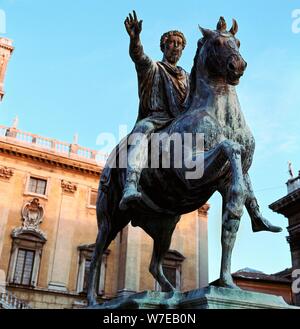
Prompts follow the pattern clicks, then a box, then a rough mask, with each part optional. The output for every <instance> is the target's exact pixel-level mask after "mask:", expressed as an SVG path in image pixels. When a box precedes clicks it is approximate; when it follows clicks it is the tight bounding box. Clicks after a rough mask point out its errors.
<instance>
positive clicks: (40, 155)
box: [0, 139, 103, 177]
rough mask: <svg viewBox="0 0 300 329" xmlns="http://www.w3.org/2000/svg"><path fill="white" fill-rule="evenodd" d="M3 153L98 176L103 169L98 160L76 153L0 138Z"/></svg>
mask: <svg viewBox="0 0 300 329" xmlns="http://www.w3.org/2000/svg"><path fill="white" fill-rule="evenodd" d="M30 146H31V145H30ZM1 153H2V154H9V155H12V156H15V157H19V158H23V159H29V160H33V161H37V162H41V163H45V164H48V165H51V166H56V167H60V168H63V169H68V170H76V171H79V172H81V173H85V174H90V175H94V176H98V177H99V176H100V173H101V172H102V169H103V167H100V166H99V165H98V164H97V163H96V161H92V160H91V161H88V160H85V159H79V157H76V156H75V155H71V157H68V156H64V155H62V154H57V153H54V152H51V151H48V150H42V149H41V148H36V149H35V148H33V147H27V146H26V145H24V143H18V142H16V143H14V144H12V143H10V142H7V141H3V140H1V139H0V154H1ZM75 157H76V158H75Z"/></svg>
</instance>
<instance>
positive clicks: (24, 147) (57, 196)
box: [0, 122, 209, 308]
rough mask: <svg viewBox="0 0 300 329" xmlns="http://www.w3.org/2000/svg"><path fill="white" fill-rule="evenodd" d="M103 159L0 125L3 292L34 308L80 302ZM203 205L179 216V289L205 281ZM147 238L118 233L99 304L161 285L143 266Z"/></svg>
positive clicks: (169, 266) (172, 273) (171, 258)
mask: <svg viewBox="0 0 300 329" xmlns="http://www.w3.org/2000/svg"><path fill="white" fill-rule="evenodd" d="M104 161H105V156H104V155H102V154H100V153H99V152H97V151H94V150H90V149H87V148H84V147H81V146H79V145H78V144H77V141H76V140H75V141H74V142H73V143H72V144H68V143H64V142H60V141H57V140H54V139H49V138H44V137H41V136H37V135H34V134H31V133H25V132H23V131H20V130H18V129H17V123H16V122H15V124H14V125H13V126H12V127H3V126H0V271H1V274H2V276H3V277H4V278H5V279H4V280H5V285H6V287H5V288H6V290H7V291H9V292H10V293H11V294H14V295H15V296H16V297H17V298H18V299H20V300H22V301H25V302H26V303H27V304H28V305H29V306H30V307H32V308H78V307H82V306H84V305H85V301H86V288H87V276H88V271H89V264H90V261H91V255H92V252H93V248H94V242H95V239H96V234H97V222H96V207H95V205H96V198H97V189H98V182H99V178H100V175H101V170H102V168H103V163H104ZM208 209H209V206H208V205H206V206H204V207H202V208H201V209H199V210H198V211H195V212H193V213H190V214H187V215H184V216H183V217H182V219H181V221H180V222H179V224H178V226H177V228H176V231H175V233H174V236H173V241H172V245H171V249H170V251H169V253H168V255H167V257H166V258H165V262H164V270H165V273H166V274H167V276H168V278H169V279H170V280H171V281H172V283H173V284H174V285H176V287H177V288H178V289H180V290H182V291H187V290H192V289H197V288H201V287H204V286H207V285H208V251H207V212H208ZM151 254H152V239H151V238H150V237H149V236H147V235H146V234H145V233H144V232H143V231H142V230H141V229H139V228H134V227H132V226H131V225H129V226H128V227H126V228H125V229H124V230H123V231H122V232H120V233H119V234H118V236H117V238H116V239H115V240H114V241H113V242H112V244H111V245H110V247H109V250H108V251H107V252H106V254H105V257H104V258H103V261H102V265H101V270H100V273H99V274H98V286H97V292H98V297H99V302H101V301H104V300H107V299H111V298H113V297H116V296H120V295H127V294H130V293H134V292H139V291H144V290H154V289H157V290H159V286H158V285H157V283H156V282H155V280H154V279H153V278H152V276H151V275H150V273H149V271H148V267H149V263H150V259H151Z"/></svg>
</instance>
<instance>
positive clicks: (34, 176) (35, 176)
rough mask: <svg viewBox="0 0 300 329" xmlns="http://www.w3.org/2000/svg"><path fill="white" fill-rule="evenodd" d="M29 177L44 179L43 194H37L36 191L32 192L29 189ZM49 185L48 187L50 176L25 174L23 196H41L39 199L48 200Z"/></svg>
mask: <svg viewBox="0 0 300 329" xmlns="http://www.w3.org/2000/svg"><path fill="white" fill-rule="evenodd" d="M30 178H35V179H41V180H45V181H46V191H45V194H38V193H34V192H30V191H29V184H30ZM49 187H50V178H49V177H45V176H40V175H35V174H32V173H29V174H27V176H26V182H25V190H24V193H23V194H24V195H25V196H34V197H38V198H41V199H45V200H48V195H49Z"/></svg>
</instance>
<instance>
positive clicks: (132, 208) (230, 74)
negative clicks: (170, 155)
mask: <svg viewBox="0 0 300 329" xmlns="http://www.w3.org/2000/svg"><path fill="white" fill-rule="evenodd" d="M134 20H135V19H133V21H134ZM130 21H132V19H131V18H130V19H129V22H130ZM127 22H128V21H127ZM200 30H201V32H202V35H203V37H202V38H201V39H200V40H199V42H198V47H197V52H196V56H195V58H194V66H193V68H192V71H191V76H190V92H189V95H188V99H187V100H186V102H185V110H184V111H183V112H182V113H179V115H178V112H177V108H176V107H175V108H174V107H173V106H174V104H173V103H168V105H169V106H172V108H169V109H168V110H169V111H170V112H172V111H174V110H175V111H176V114H175V115H174V117H175V118H173V119H172V120H171V122H170V124H168V125H167V126H164V127H163V128H162V129H160V131H159V133H160V134H167V135H172V134H174V133H177V134H178V135H180V136H183V135H184V134H186V133H189V134H192V135H196V134H200V133H201V134H204V150H203V149H202V148H199V149H197V147H195V145H194V144H193V145H191V146H189V147H187V146H186V145H182V148H185V152H188V154H189V156H190V157H193V158H195V159H196V162H197V161H199V162H201V161H202V159H203V156H204V168H203V169H204V171H203V175H202V176H201V177H199V178H197V179H188V178H186V177H187V175H186V174H187V172H189V170H190V169H189V168H187V167H186V166H182V167H181V168H177V166H176V165H175V163H174V160H173V161H172V162H171V168H169V169H165V168H162V167H159V168H145V169H143V171H142V172H141V177H140V181H139V186H138V188H139V191H140V192H141V194H140V195H139V196H138V198H137V199H135V200H134V201H132V202H130V203H128V207H127V208H126V210H122V209H120V207H119V203H120V200H121V198H122V194H123V188H124V186H125V185H126V170H125V169H122V168H111V167H110V166H108V165H106V166H105V168H104V170H103V173H102V177H101V181H100V185H99V194H98V199H97V219H98V227H99V232H98V236H97V241H96V246H95V251H94V255H93V259H92V262H91V268H90V277H89V288H88V302H89V305H93V304H95V303H96V298H95V294H94V292H95V279H96V273H97V271H98V270H99V264H100V263H101V258H102V255H103V252H104V251H105V250H106V249H107V248H108V246H109V245H110V243H111V241H112V240H113V239H114V238H115V237H116V235H117V234H118V232H120V231H121V230H122V229H123V228H124V227H125V226H127V225H128V224H129V222H131V224H132V225H133V226H139V227H141V228H142V229H143V230H144V231H145V232H146V233H147V234H149V235H150V236H151V237H152V238H153V240H154V246H153V254H152V259H151V263H150V272H151V274H152V275H153V277H154V278H155V279H156V280H157V281H158V282H159V284H160V285H161V287H162V291H174V290H175V288H174V287H173V286H172V284H171V283H170V282H169V281H168V280H167V279H166V277H165V275H164V273H163V271H162V261H163V259H164V256H165V254H166V252H167V251H168V249H169V247H170V243H171V238H172V234H173V231H174V229H175V227H176V224H177V223H178V221H179V220H180V216H181V215H182V214H185V213H189V212H191V211H194V210H196V209H199V208H200V207H201V206H203V205H204V204H205V203H206V202H207V201H208V200H209V198H210V197H211V196H212V195H213V194H214V193H215V192H217V191H218V192H220V194H221V195H222V198H223V213H222V262H221V271H220V282H221V285H222V286H224V287H227V288H237V286H236V285H235V284H234V282H233V280H232V277H231V268H230V267H231V255H232V250H233V247H234V243H235V239H236V234H237V231H238V228H239V224H240V219H241V216H242V214H243V208H244V206H245V207H246V208H247V210H248V213H249V215H250V218H251V221H252V227H253V231H255V232H257V231H262V230H265V231H271V232H279V231H280V230H281V229H280V228H279V227H276V226H273V225H271V224H270V223H269V222H268V221H267V220H266V219H265V218H263V217H262V215H261V213H260V211H259V207H258V203H257V201H256V198H255V196H254V193H253V190H252V187H251V181H250V178H249V175H248V170H249V168H250V166H251V164H252V159H253V154H254V150H255V141H254V138H253V135H252V133H251V131H250V129H249V127H248V126H247V124H246V121H245V119H244V116H243V113H242V111H241V108H240V104H239V101H238V97H237V94H236V90H235V86H236V85H238V83H239V80H240V78H241V76H242V75H243V74H244V71H245V69H246V66H247V64H246V62H245V61H244V59H243V58H242V56H241V54H240V52H239V47H240V42H239V40H238V39H237V38H236V34H237V31H238V24H237V22H236V21H235V20H233V26H232V28H231V29H230V30H229V31H227V27H226V22H225V20H224V18H222V17H221V18H220V20H219V22H218V25H217V29H216V30H215V31H212V30H208V29H203V28H200ZM148 92H151V91H150V90H148ZM146 109H147V107H146ZM159 152H160V154H161V153H162V150H161V149H159Z"/></svg>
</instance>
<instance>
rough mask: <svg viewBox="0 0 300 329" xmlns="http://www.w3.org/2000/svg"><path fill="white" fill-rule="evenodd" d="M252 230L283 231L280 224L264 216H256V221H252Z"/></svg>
mask: <svg viewBox="0 0 300 329" xmlns="http://www.w3.org/2000/svg"><path fill="white" fill-rule="evenodd" d="M252 231H253V232H255V233H256V232H261V231H267V232H273V233H280V232H282V228H281V227H279V226H275V225H272V224H271V223H270V222H269V221H268V220H266V219H265V218H263V217H259V218H256V219H255V221H252Z"/></svg>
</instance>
